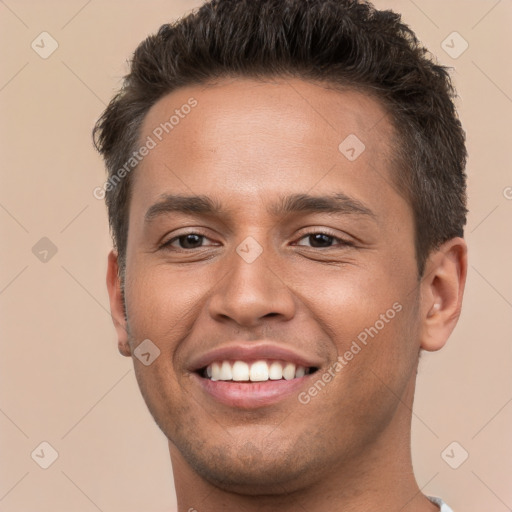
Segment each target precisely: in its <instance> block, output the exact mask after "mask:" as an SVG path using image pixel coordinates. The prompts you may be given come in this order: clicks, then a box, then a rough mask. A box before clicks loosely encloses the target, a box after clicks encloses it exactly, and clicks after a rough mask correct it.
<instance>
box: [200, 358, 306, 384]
mask: <svg viewBox="0 0 512 512" xmlns="http://www.w3.org/2000/svg"><path fill="white" fill-rule="evenodd" d="M308 373H309V372H308ZM206 375H207V376H208V377H209V378H210V379H211V380H223V381H230V380H233V381H237V382H243V381H251V382H265V381H267V380H269V379H270V380H281V379H283V378H284V379H285V380H291V379H294V378H296V379H298V378H301V377H304V375H306V368H305V367H304V366H296V365H295V364H294V363H285V362H280V361H272V362H271V363H269V362H268V361H264V360H261V361H255V362H254V363H251V364H249V363H246V362H245V361H235V362H234V363H231V362H230V361H216V362H214V363H212V364H211V365H209V366H208V367H207V368H206Z"/></svg>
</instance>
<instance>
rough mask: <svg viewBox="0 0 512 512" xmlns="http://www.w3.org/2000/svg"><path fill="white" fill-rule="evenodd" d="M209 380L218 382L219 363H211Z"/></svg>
mask: <svg viewBox="0 0 512 512" xmlns="http://www.w3.org/2000/svg"><path fill="white" fill-rule="evenodd" d="M210 371H211V374H212V376H211V379H212V380H219V379H220V365H219V363H213V364H212V367H211V370H210Z"/></svg>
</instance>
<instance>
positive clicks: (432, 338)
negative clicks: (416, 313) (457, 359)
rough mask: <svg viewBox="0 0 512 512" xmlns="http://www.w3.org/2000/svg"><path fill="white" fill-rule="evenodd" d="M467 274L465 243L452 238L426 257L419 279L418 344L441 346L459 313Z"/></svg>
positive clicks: (427, 346)
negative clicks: (419, 312) (419, 328)
mask: <svg viewBox="0 0 512 512" xmlns="http://www.w3.org/2000/svg"><path fill="white" fill-rule="evenodd" d="M466 274H467V246H466V242H465V241H464V239H462V238H459V237H457V238H452V239H451V240H448V241H447V242H445V243H444V244H443V245H442V246H441V247H440V248H439V249H438V250H436V251H433V252H432V253H431V254H430V256H429V257H428V259H427V262H426V265H425V273H424V277H423V278H422V282H421V315H422V316H421V320H422V325H421V345H420V346H421V348H422V349H424V350H428V351H435V350H439V349H440V348H442V347H443V346H444V344H445V343H446V341H447V340H448V337H449V336H450V334H451V333H452V331H453V329H454V328H455V325H456V324H457V321H458V319H459V316H460V311H461V308H462V296H463V294H464V285H465V284H466Z"/></svg>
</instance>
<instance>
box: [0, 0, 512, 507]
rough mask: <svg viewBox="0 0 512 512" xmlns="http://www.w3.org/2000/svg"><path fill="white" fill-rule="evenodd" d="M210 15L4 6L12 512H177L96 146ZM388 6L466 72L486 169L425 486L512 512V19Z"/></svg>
mask: <svg viewBox="0 0 512 512" xmlns="http://www.w3.org/2000/svg"><path fill="white" fill-rule="evenodd" d="M199 4H200V2H199V1H185V0H167V1H160V0H158V1H157V0H152V1H149V2H142V1H132V2H122V1H120V0H118V1H107V0H90V1H88V2H86V1H84V0H72V1H66V2H64V1H55V0H53V1H45V2H36V1H27V0H5V1H0V20H1V21H0V33H1V39H2V41H1V42H2V66H1V70H0V108H1V117H0V119H1V123H0V124H1V136H0V140H1V173H2V186H1V188H0V226H1V233H2V240H3V243H2V249H1V251H0V254H1V261H0V269H1V271H0V306H1V343H2V346H1V358H0V379H1V381H0V439H1V444H0V446H1V455H0V460H1V469H0V511H1V512H21V511H34V510H37V511H39V512H45V511H52V512H59V511H73V512H82V511H83V512H94V511H97V510H100V511H104V512H107V511H110V512H117V511H123V512H124V511H126V512H128V511H142V510H144V511H145V512H153V511H164V510H168V511H172V510H175V497H174V491H173V483H172V474H171V465H170V461H169V457H168V453H167V445H166V440H165V438H164V436H163V434H161V432H160V431H159V430H158V428H157V427H156V425H155V424H154V423H153V421H152V419H151V417H150V415H149V413H148V412H147V410H146V406H145V404H144V403H143V400H142V398H141V397H140V393H139V390H138V387H137V384H136V381H135V378H134V373H133V370H132V365H131V361H130V360H128V359H126V358H123V357H122V356H121V355H120V354H119V353H118V352H117V347H116V337H115V333H114V329H113V326H112V324H111V320H110V315H109V311H108V299H107V293H106V289H105V284H104V276H105V270H106V255H107V252H108V250H109V247H110V239H109V234H108V229H107V218H106V212H105V207H104V204H103V203H102V202H101V201H98V200H97V199H95V198H94V197H93V195H92V190H93V189H94V187H96V186H98V185H101V184H102V182H103V180H104V170H103V165H102V162H101V160H100V158H99V156H98V155H97V154H96V153H95V152H94V150H93V148H92V144H91V136H90V132H91V128H92V126H93V123H94V121H95V120H96V118H97V117H98V115H99V114H100V113H101V111H102V110H103V108H104V106H105V104H106V103H107V102H108V101H109V99H110V97H111V95H112V94H113V92H114V90H115V89H116V88H117V87H118V86H119V85H120V79H121V77H122V76H123V75H124V73H125V72H126V70H127V68H126V59H128V58H129V56H130V54H131V52H132V51H133V50H134V49H135V47H136V45H137V44H138V42H140V41H141V40H142V39H143V38H144V37H146V36H147V35H148V34H150V33H152V32H154V31H156V30H157V29H158V27H159V26H160V25H161V24H162V23H164V22H167V21H171V20H173V19H174V18H176V17H177V16H180V15H182V14H184V13H185V12H187V11H188V10H190V9H191V8H193V7H195V6H197V5H199ZM376 5H377V6H379V7H380V8H393V9H396V10H398V11H399V12H401V13H402V14H403V19H404V20H405V21H406V22H407V23H408V24H410V25H411V27H412V28H413V29H414V30H415V31H416V33H417V35H418V37H419V38H420V40H422V41H423V42H424V43H425V44H426V45H427V47H428V48H430V49H431V51H432V52H433V53H435V54H436V55H437V56H438V58H439V60H440V62H441V63H443V64H447V65H451V66H454V67H455V69H454V71H453V77H454V80H455V84H456V86H457V87H458V91H459V94H460V96H461V99H460V101H459V102H458V105H459V111H460V116H461V118H462V121H463V124H464V127H465V129H466V131H467V135H468V147H469V153H470V159H469V165H468V169H467V170H468V175H469V195H470V203H469V207H470V210H471V211H470V214H469V222H468V227H467V241H468V244H469V247H470V268H469V275H468V284H467V291H466V296H465V305H464V309H463V313H462V317H461V320H460V322H459V325H458V327H457V329H456V331H455V333H454V334H453V336H452V337H451V339H450V341H449V343H448V345H447V346H446V348H445V349H443V350H442V351H441V352H438V353H434V354H425V355H424V356H423V358H422V361H421V364H420V373H419V378H418V391H417V396H416V402H415V407H414V413H415V414H414V419H413V436H412V437H413V456H414V465H415V472H416V475H417V480H418V483H419V485H420V487H421V488H422V489H423V492H425V493H427V494H432V495H438V496H442V497H444V499H445V500H446V501H447V502H448V503H449V504H450V505H451V506H452V507H453V508H454V509H455V511H464V512H482V511H484V510H485V511H495V512H501V511H506V510H510V509H511V508H512V485H511V482H512V441H511V435H510V432H512V377H511V375H512V372H511V366H512V365H511V363H512V353H511V352H512V351H511V343H510V341H511V339H512V320H511V319H512V271H511V269H510V264H511V261H512V260H511V249H512V236H511V235H512V230H511V229H510V220H511V219H512V188H511V187H512V172H511V167H510V144H511V140H510V123H511V119H512V115H511V114H512V69H511V67H510V49H511V43H512V36H511V30H510V27H511V26H512V3H511V2H510V0H502V1H497V0H489V1H486V0H479V1H476V0H472V1H468V0H457V1H450V2H446V1H442V0H428V1H421V2H420V0H415V1H414V2H413V1H412V0H411V1H409V0H402V1H398V0H396V1H391V0H389V1H387V0H379V1H377V2H376ZM43 31H47V32H49V33H50V34H51V35H52V37H53V38H54V39H55V40H56V41H57V42H58V45H59V47H58V49H57V50H56V51H55V52H54V53H53V54H52V55H51V56H50V57H49V58H48V59H42V58H41V57H40V56H39V55H38V54H37V53H36V52H35V51H34V50H33V49H32V48H31V42H32V41H33V40H34V39H36V37H37V36H38V35H39V34H40V33H41V32H43ZM453 31H457V32H458V33H460V34H461V36H462V37H463V38H464V39H465V40H466V41H467V42H468V43H469V47H468V49H467V50H466V51H465V52H464V53H463V54H462V55H460V56H459V57H458V58H456V59H454V58H452V57H450V56H449V55H448V54H447V53H446V52H445V51H444V50H443V49H442V47H441V43H442V41H443V40H445V38H446V37H447V36H448V35H449V34H451V33H452V32H453ZM448 41H450V40H448ZM449 44H451V45H452V46H453V45H455V50H457V49H460V48H461V47H460V43H458V42H456V41H455V42H454V43H453V44H452V43H449ZM457 45H459V46H457ZM43 237H47V238H49V239H50V240H51V241H52V243H53V244H54V245H55V246H56V248H57V253H56V254H55V255H53V256H52V255H51V252H50V253H48V255H47V261H46V262H42V261H40V259H39V258H41V257H43V254H41V253H39V255H38V256H39V257H36V255H35V254H34V253H33V252H32V248H33V246H34V245H35V244H36V243H37V242H38V241H39V240H40V239H41V238H43ZM41 243H42V244H44V243H45V242H41ZM46 243H47V242H46ZM43 249H44V247H43ZM39 250H41V248H40V249H39ZM36 253H37V251H36ZM43 441H46V442H48V443H50V445H51V446H52V447H53V448H54V449H55V450H56V451H57V452H58V458H57V460H56V461H55V462H54V463H53V464H52V465H51V466H50V467H49V468H48V469H42V468H41V467H39V465H38V464H37V463H36V461H37V462H39V463H41V462H42V461H43V459H45V458H46V459H45V460H46V461H48V460H49V459H48V457H49V454H50V451H49V449H48V448H44V447H43V448H38V447H39V445H40V443H41V442H43ZM453 441H456V442H457V443H459V445H460V446H459V445H457V446H455V448H454V451H453V452H451V450H448V453H449V455H451V459H450V462H451V463H452V464H454V461H455V462H457V461H460V460H461V457H462V455H463V451H462V450H466V451H467V452H468V453H469V458H468V459H467V460H466V461H465V462H464V463H463V464H462V465H460V467H458V469H452V468H451V467H450V466H449V465H448V464H447V463H446V462H445V460H444V459H443V458H442V456H441V453H442V452H443V450H444V449H445V448H446V447H447V446H448V445H449V444H450V443H452V442H453ZM41 449H43V452H41ZM34 450H35V452H34V453H35V454H34V456H33V458H31V453H32V452H33V451H34ZM45 450H46V451H45ZM42 453H44V456H42V455H41V454H42ZM37 454H39V457H38V455H37ZM445 459H446V457H445Z"/></svg>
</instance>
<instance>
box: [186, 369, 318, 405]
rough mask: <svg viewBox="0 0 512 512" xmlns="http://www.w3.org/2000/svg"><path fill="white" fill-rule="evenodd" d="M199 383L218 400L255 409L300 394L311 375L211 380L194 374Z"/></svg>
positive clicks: (226, 403)
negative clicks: (270, 378) (283, 377)
mask: <svg viewBox="0 0 512 512" xmlns="http://www.w3.org/2000/svg"><path fill="white" fill-rule="evenodd" d="M194 377H195V378H196V379H198V380H199V385H200V386H201V387H202V389H203V390H204V391H206V393H208V394H209V395H210V396H212V397H213V398H214V399H215V400H216V401H217V402H220V403H222V404H225V405H229V406H231V407H237V408H242V409H255V408H258V407H265V406H267V405H272V404H275V403H277V402H280V401H282V400H285V399H286V398H289V397H290V396H293V395H298V393H299V390H300V388H302V387H303V386H304V384H305V382H306V380H307V379H308V377H310V375H306V376H304V377H298V378H296V379H290V380H285V379H281V380H267V381H264V382H233V381H222V380H210V379H206V378H204V377H200V376H199V375H197V374H194Z"/></svg>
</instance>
